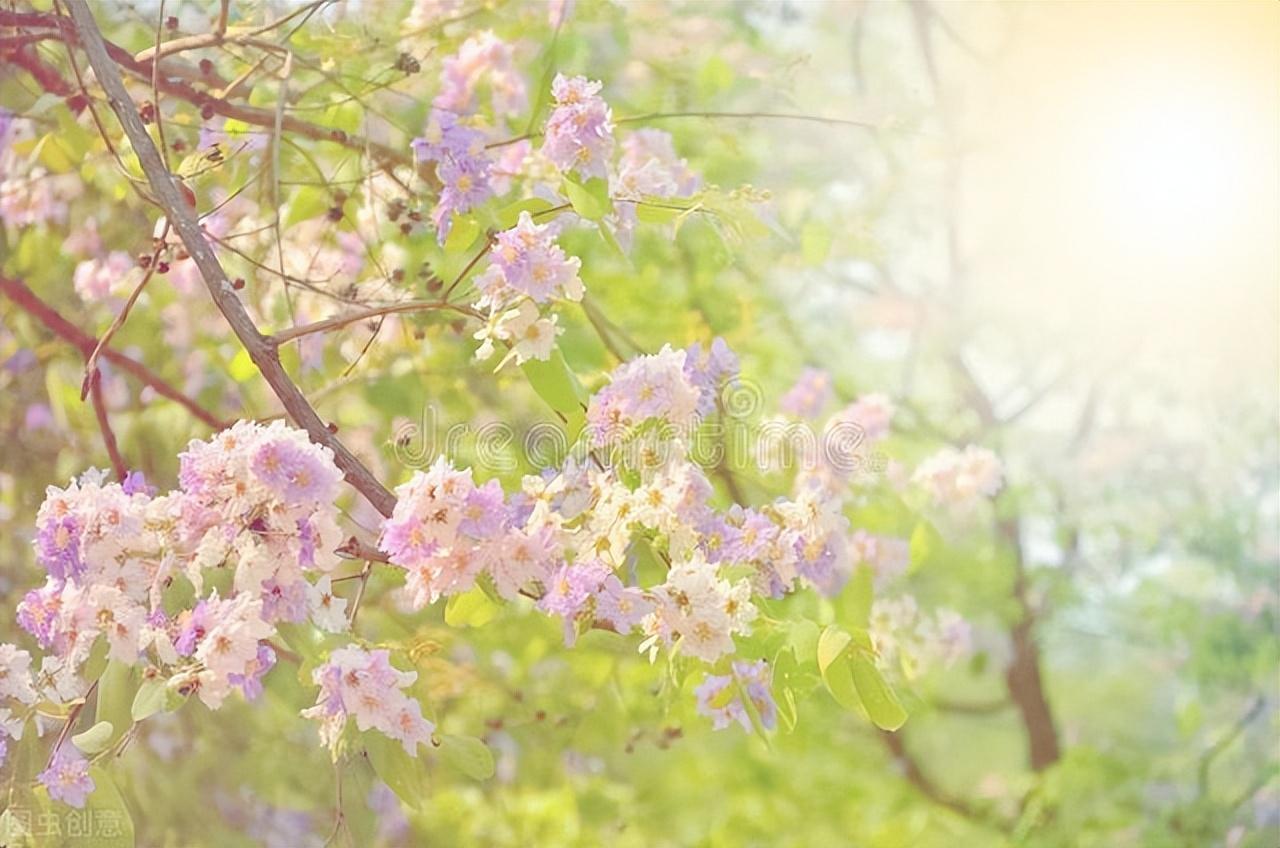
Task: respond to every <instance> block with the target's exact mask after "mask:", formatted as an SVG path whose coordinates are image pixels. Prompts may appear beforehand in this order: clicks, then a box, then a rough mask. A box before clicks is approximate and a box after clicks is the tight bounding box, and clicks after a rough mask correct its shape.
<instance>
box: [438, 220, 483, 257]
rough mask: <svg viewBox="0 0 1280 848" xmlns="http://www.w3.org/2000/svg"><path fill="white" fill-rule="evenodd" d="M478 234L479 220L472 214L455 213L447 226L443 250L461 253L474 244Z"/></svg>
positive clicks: (450, 252)
mask: <svg viewBox="0 0 1280 848" xmlns="http://www.w3.org/2000/svg"><path fill="white" fill-rule="evenodd" d="M479 235H480V222H479V221H477V220H476V219H475V216H473V215H455V216H454V217H453V222H452V224H450V226H449V236H448V238H446V239H445V240H444V252H445V253H447V254H450V255H453V254H458V253H462V252H463V251H466V250H467V248H469V247H471V245H473V244H475V242H476V237H477V236H479Z"/></svg>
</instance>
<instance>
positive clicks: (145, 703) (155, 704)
mask: <svg viewBox="0 0 1280 848" xmlns="http://www.w3.org/2000/svg"><path fill="white" fill-rule="evenodd" d="M168 701H169V686H168V683H167V682H166V681H164V680H163V679H161V678H159V677H151V678H148V679H147V680H145V681H143V683H142V685H141V686H140V687H138V694H137V695H134V696H133V707H132V708H131V709H130V715H131V716H132V718H133V720H134V721H142V720H143V719H147V718H150V717H151V716H153V715H155V714H156V713H158V712H161V711H162V710H164V708H165V705H166V704H167V703H168Z"/></svg>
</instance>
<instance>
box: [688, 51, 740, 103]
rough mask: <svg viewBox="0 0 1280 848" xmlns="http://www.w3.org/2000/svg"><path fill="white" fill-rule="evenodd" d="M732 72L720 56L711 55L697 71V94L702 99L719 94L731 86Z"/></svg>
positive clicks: (730, 67) (731, 67)
mask: <svg viewBox="0 0 1280 848" xmlns="http://www.w3.org/2000/svg"><path fill="white" fill-rule="evenodd" d="M733 79H734V72H733V66H732V65H730V64H729V63H728V62H727V61H725V59H724V58H723V57H722V56H718V55H715V54H712V56H711V58H709V59H707V61H705V62H703V63H702V67H701V68H699V69H698V78H697V84H698V93H699V94H700V95H701V96H702V98H703V99H706V98H708V97H711V96H714V95H716V94H719V93H721V92H722V91H724V90H725V89H727V88H729V87H730V86H731V85H733Z"/></svg>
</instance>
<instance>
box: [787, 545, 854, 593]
mask: <svg viewBox="0 0 1280 848" xmlns="http://www.w3.org/2000/svg"><path fill="white" fill-rule="evenodd" d="M795 550H796V556H797V560H796V570H797V571H799V572H800V576H801V577H803V578H805V579H806V580H808V581H809V582H810V583H812V584H813V585H814V587H815V588H816V589H817V590H818V591H819V592H821V593H822V594H823V595H826V596H827V597H828V598H831V597H834V596H835V595H836V594H838V593H839V592H840V590H841V589H842V588H843V587H844V584H845V582H846V581H847V580H848V579H849V572H848V571H847V570H844V569H841V568H839V567H838V563H839V558H838V557H837V556H836V551H835V549H834V548H833V547H832V545H831V543H830V540H829V539H818V540H810V541H806V540H805V539H802V538H801V539H796V543H795Z"/></svg>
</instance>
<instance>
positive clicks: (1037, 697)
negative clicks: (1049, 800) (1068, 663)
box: [999, 516, 1062, 771]
mask: <svg viewBox="0 0 1280 848" xmlns="http://www.w3.org/2000/svg"><path fill="white" fill-rule="evenodd" d="M999 529H1000V534H1001V535H1002V536H1003V537H1004V539H1005V542H1006V543H1007V544H1008V545H1009V547H1010V549H1011V551H1012V554H1013V568H1014V576H1013V597H1014V600H1015V601H1016V602H1017V604H1018V608H1019V609H1020V610H1021V613H1022V615H1021V616H1020V618H1019V619H1018V621H1017V622H1015V623H1014V625H1013V627H1012V628H1011V629H1010V631H1009V640H1010V642H1011V643H1012V645H1013V657H1012V659H1010V661H1009V666H1008V668H1006V669H1005V682H1006V684H1007V686H1008V689H1009V697H1010V698H1011V699H1012V700H1013V703H1014V705H1015V706H1017V708H1018V712H1019V713H1020V714H1021V716H1022V723H1023V725H1024V726H1025V727H1026V730H1027V747H1028V757H1029V759H1030V762H1031V768H1032V769H1033V770H1034V771H1043V770H1044V769H1046V768H1048V767H1049V766H1051V765H1053V764H1054V763H1056V762H1057V761H1058V759H1059V758H1060V757H1061V756H1062V749H1061V746H1060V744H1059V742H1058V728H1057V725H1056V724H1055V723H1054V720H1053V710H1052V709H1050V707H1049V699H1048V697H1047V696H1046V695H1045V689H1044V680H1043V679H1042V677H1041V674H1040V646H1039V645H1038V644H1037V643H1036V638H1035V622H1036V611H1035V608H1034V607H1033V606H1032V605H1031V600H1030V598H1029V597H1028V594H1027V571H1026V563H1025V561H1024V553H1023V549H1022V530H1021V521H1020V520H1019V519H1018V517H1017V516H1013V517H1011V518H1004V519H1001V520H1000V522H999Z"/></svg>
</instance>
